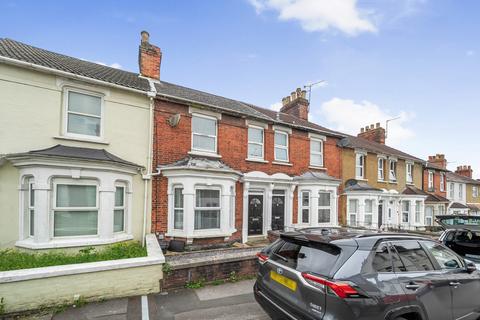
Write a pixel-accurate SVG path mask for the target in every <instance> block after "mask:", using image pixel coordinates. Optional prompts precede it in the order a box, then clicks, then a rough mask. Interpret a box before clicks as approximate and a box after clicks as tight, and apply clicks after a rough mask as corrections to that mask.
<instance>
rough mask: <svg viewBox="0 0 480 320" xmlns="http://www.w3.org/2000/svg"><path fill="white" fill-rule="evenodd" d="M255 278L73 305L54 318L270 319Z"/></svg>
mask: <svg viewBox="0 0 480 320" xmlns="http://www.w3.org/2000/svg"><path fill="white" fill-rule="evenodd" d="M254 282H255V281H254V280H245V281H240V282H236V283H226V284H222V285H217V286H213V285H211V286H206V287H203V288H200V289H182V290H176V291H170V292H168V293H160V294H154V295H149V296H143V297H130V298H122V299H113V300H108V301H105V302H96V303H89V304H87V305H85V306H82V307H77V308H73V307H70V308H68V309H66V310H65V311H64V312H61V313H58V314H56V315H54V316H53V317H52V319H53V320H71V319H72V320H73V319H75V320H100V319H101V320H137V319H138V320H153V319H155V320H156V319H162V320H189V319H195V320H227V319H228V320H231V319H238V320H269V319H270V317H268V316H267V315H266V314H265V312H263V310H262V309H261V308H260V306H259V305H258V304H257V303H256V302H255V298H254V297H253V284H254Z"/></svg>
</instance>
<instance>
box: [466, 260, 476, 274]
mask: <svg viewBox="0 0 480 320" xmlns="http://www.w3.org/2000/svg"><path fill="white" fill-rule="evenodd" d="M465 265H466V267H465V269H466V270H467V272H468V273H472V272H474V271H476V270H477V266H476V265H475V263H473V262H472V261H469V260H465Z"/></svg>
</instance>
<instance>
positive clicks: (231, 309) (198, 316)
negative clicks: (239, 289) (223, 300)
mask: <svg viewBox="0 0 480 320" xmlns="http://www.w3.org/2000/svg"><path fill="white" fill-rule="evenodd" d="M174 319H175V320H192V319H195V320H232V319H236V320H267V319H270V317H268V316H267V315H266V314H264V313H263V310H262V309H261V308H260V306H259V305H258V304H257V303H255V302H250V303H243V304H237V305H233V306H223V307H214V308H206V309H201V310H192V311H187V312H182V313H179V314H176V315H175V317H174Z"/></svg>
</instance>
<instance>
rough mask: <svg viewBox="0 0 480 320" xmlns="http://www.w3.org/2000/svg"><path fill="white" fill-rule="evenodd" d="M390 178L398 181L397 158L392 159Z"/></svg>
mask: <svg viewBox="0 0 480 320" xmlns="http://www.w3.org/2000/svg"><path fill="white" fill-rule="evenodd" d="M388 172H389V179H390V181H392V182H396V181H397V161H396V160H390V164H389V171H388Z"/></svg>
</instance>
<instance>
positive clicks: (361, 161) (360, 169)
mask: <svg viewBox="0 0 480 320" xmlns="http://www.w3.org/2000/svg"><path fill="white" fill-rule="evenodd" d="M355 176H356V178H357V179H364V178H365V155H364V154H361V153H357V154H356V160H355Z"/></svg>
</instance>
